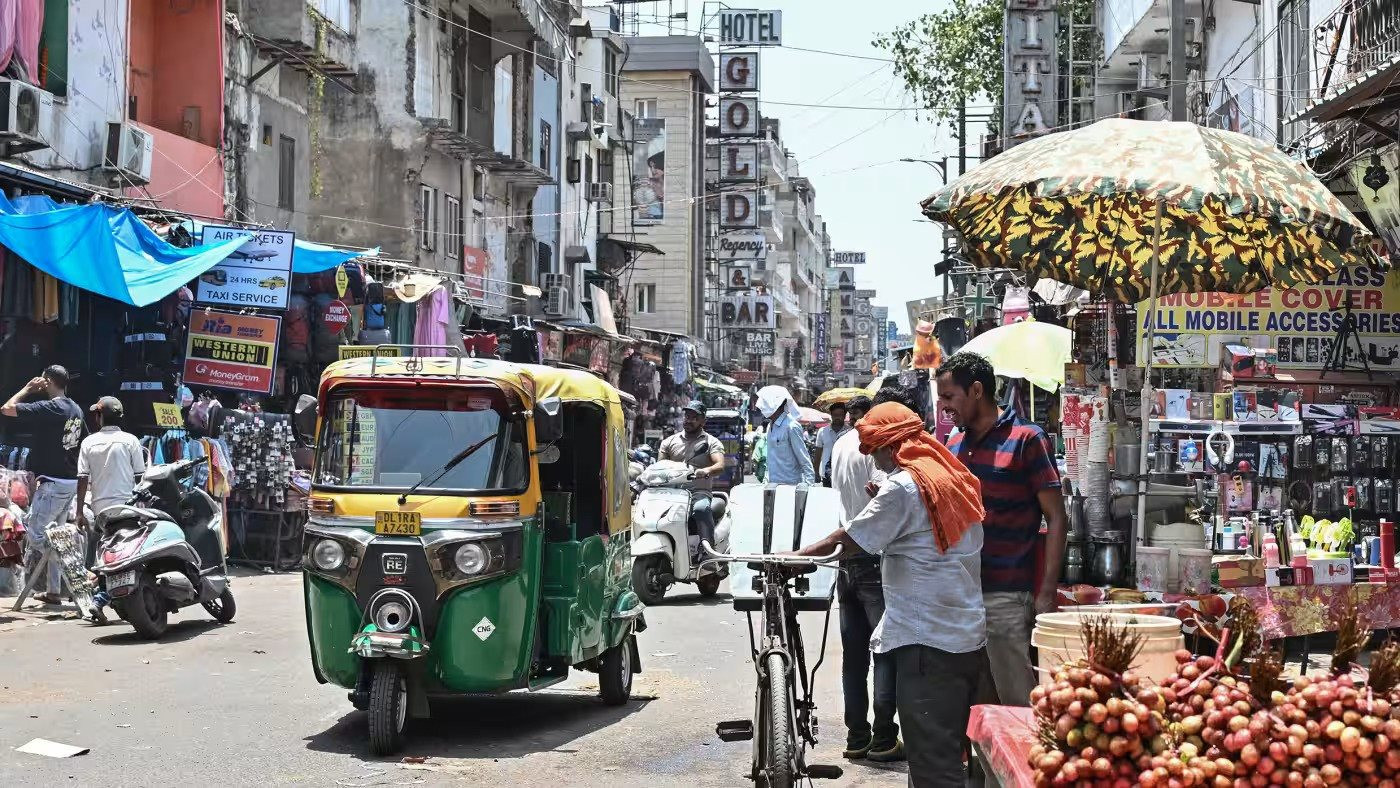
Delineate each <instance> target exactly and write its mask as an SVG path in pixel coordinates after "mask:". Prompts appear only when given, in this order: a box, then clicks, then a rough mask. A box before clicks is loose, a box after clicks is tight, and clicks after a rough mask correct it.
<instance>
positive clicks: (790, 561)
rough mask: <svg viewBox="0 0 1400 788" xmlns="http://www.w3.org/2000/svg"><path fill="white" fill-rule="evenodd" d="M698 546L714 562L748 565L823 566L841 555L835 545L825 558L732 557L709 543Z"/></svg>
mask: <svg viewBox="0 0 1400 788" xmlns="http://www.w3.org/2000/svg"><path fill="white" fill-rule="evenodd" d="M700 546H701V548H703V549H704V550H705V552H707V553H709V554H710V555H712V556H714V557H715V560H719V561H730V562H735V563H749V564H780V565H805V564H825V563H829V562H831V561H835V560H836V557H837V556H839V555H840V554H841V545H837V546H836V549H835V550H833V551H831V555H826V556H806V555H776V554H773V553H744V554H740V555H733V554H729V553H721V552H718V551H716V550H715V549H714V548H713V547H711V546H710V543H709V542H701V543H700Z"/></svg>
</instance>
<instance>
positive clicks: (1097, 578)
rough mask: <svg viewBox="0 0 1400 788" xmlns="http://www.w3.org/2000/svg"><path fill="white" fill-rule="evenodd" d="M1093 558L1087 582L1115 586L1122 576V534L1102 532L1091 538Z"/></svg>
mask: <svg viewBox="0 0 1400 788" xmlns="http://www.w3.org/2000/svg"><path fill="white" fill-rule="evenodd" d="M1091 543H1092V544H1093V557H1092V558H1091V559H1090V565H1089V582H1091V583H1093V584H1095V585H1101V586H1116V585H1119V584H1120V583H1121V580H1122V576H1123V565H1124V556H1123V548H1124V546H1125V545H1124V542H1123V532H1122V531H1104V532H1103V533H1101V534H1096V535H1095V536H1094V537H1092V540H1091Z"/></svg>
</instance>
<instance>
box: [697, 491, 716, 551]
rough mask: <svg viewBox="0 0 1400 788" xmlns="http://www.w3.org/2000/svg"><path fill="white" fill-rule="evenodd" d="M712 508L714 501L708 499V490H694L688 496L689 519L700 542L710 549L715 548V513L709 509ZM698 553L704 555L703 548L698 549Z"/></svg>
mask: <svg viewBox="0 0 1400 788" xmlns="http://www.w3.org/2000/svg"><path fill="white" fill-rule="evenodd" d="M713 506H714V500H713V499H712V498H710V493H709V491H708V490H695V491H694V492H692V493H691V494H690V519H691V521H692V522H694V523H695V530H696V532H697V533H699V534H700V541H701V542H709V543H710V546H711V547H714V546H715V512H714V509H712V508H711V507H713ZM716 549H718V548H716ZM699 552H700V553H701V554H704V552H705V548H703V547H702V548H700V550H699Z"/></svg>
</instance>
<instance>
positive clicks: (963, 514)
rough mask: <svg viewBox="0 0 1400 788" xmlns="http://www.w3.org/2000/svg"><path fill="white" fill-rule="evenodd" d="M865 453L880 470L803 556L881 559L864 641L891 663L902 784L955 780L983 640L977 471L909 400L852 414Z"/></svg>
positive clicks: (959, 781)
mask: <svg viewBox="0 0 1400 788" xmlns="http://www.w3.org/2000/svg"><path fill="white" fill-rule="evenodd" d="M856 432H857V433H858V434H859V436H860V448H861V451H862V452H865V453H866V454H869V455H870V456H871V458H872V459H874V460H875V465H876V467H878V468H879V469H880V470H882V471H884V472H886V473H887V474H889V475H888V477H887V478H886V479H885V481H884V483H882V484H881V485H880V489H879V491H878V492H877V493H876V494H875V497H874V498H872V499H871V501H870V503H869V504H868V505H867V506H866V507H865V509H864V510H862V511H861V513H860V514H859V515H857V516H856V517H855V518H854V519H852V520H851V521H850V522H848V523H846V524H845V526H844V527H842V528H839V529H837V530H836V531H834V532H833V533H831V534H830V535H829V536H827V537H826V538H824V539H822V540H820V541H818V542H817V543H815V544H812V545H810V546H808V547H805V548H803V549H802V550H801V551H799V553H800V554H801V555H809V556H820V555H829V554H830V553H831V552H832V551H833V550H835V549H836V547H837V546H838V545H840V546H841V547H842V549H843V551H844V552H846V553H848V554H849V553H851V552H854V551H864V552H868V553H878V554H880V556H881V559H882V560H881V564H882V584H883V586H884V593H885V615H884V617H883V618H882V619H881V620H880V624H879V626H878V627H876V629H875V633H874V634H873V635H872V636H871V638H870V647H871V648H872V649H873V650H874V651H875V653H876V654H890V655H891V656H893V658H894V661H895V703H896V706H897V707H898V709H899V719H900V722H901V723H902V724H903V726H904V744H905V751H906V753H907V755H908V758H909V782H910V785H912V786H915V787H916V788H923V787H924V786H947V785H961V784H962V783H963V781H964V779H965V776H964V774H963V768H962V753H963V735H964V732H965V731H966V729H967V718H968V714H969V712H970V711H971V708H972V698H973V692H974V690H975V689H976V686H977V678H978V673H979V670H980V668H981V664H982V650H983V647H984V646H985V645H986V640H987V638H986V619H985V614H984V612H983V608H982V585H981V570H980V559H979V555H980V553H981V550H982V525H981V519H982V517H983V514H984V513H983V509H982V501H981V486H980V484H979V483H978V481H977V477H975V476H973V475H972V474H971V472H969V471H968V470H967V468H966V467H964V466H963V465H962V463H960V462H959V461H958V459H957V458H956V457H954V456H953V454H952V453H951V452H949V451H948V450H947V449H946V448H944V447H943V445H942V444H940V443H938V441H937V440H935V439H934V438H933V436H931V435H929V434H928V433H927V432H925V431H924V424H923V420H922V419H920V418H919V416H918V414H916V413H914V412H913V411H911V410H910V409H909V408H907V407H905V406H903V405H901V404H899V403H896V402H886V403H883V404H880V405H876V406H875V407H874V408H872V409H871V410H870V412H869V413H867V414H866V415H865V417H864V418H862V419H861V420H860V421H858V422H856Z"/></svg>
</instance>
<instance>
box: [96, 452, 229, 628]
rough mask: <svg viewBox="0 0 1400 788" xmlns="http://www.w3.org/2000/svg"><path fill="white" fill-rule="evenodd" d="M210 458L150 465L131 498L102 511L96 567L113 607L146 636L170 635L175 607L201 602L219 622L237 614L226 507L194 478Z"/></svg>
mask: <svg viewBox="0 0 1400 788" xmlns="http://www.w3.org/2000/svg"><path fill="white" fill-rule="evenodd" d="M205 462H208V458H200V459H197V460H179V461H176V462H172V463H168V464H166V465H157V466H155V467H153V468H150V469H149V470H147V471H146V473H145V475H144V476H143V477H142V478H141V482H140V483H139V484H137V485H136V489H135V492H134V493H133V494H132V497H131V500H130V501H129V502H128V503H126V504H123V505H119V506H109V507H107V508H106V509H103V510H102V511H100V512H98V513H97V528H98V531H99V532H100V533H101V534H102V541H101V542H99V543H98V547H97V566H96V567H94V569H93V571H94V572H95V573H96V574H97V575H98V577H99V578H100V579H101V580H102V581H103V586H104V588H105V590H106V594H107V596H108V597H110V598H111V600H112V608H113V610H115V611H116V613H117V615H118V616H120V617H121V619H122V620H123V621H126V622H127V623H129V624H131V625H132V626H133V627H135V628H136V631H137V632H138V633H139V634H140V635H141V636H142V637H144V638H146V639H147V640H154V639H155V638H158V637H160V636H161V635H163V634H165V631H166V628H167V627H168V626H169V619H168V615H169V614H170V613H174V612H175V611H177V610H179V609H180V608H182V607H187V606H189V605H193V604H196V603H198V604H200V605H202V606H203V607H204V609H205V610H206V611H208V612H209V614H210V615H211V616H213V617H214V619H215V620H217V621H219V622H220V623H224V624H227V623H228V622H230V621H232V620H233V616H234V611H235V610H236V606H235V604H234V600H233V592H232V591H231V590H230V589H229V578H228V566H227V565H226V564H225V562H224V545H223V536H222V534H223V529H222V521H223V512H222V510H221V509H220V507H219V504H218V503H217V502H216V501H215V500H214V499H213V498H211V497H210V496H209V494H208V493H206V492H204V491H203V490H201V489H199V488H198V487H196V486H194V485H193V484H192V483H191V479H192V477H193V475H194V469H195V468H196V467H198V466H199V465H201V464H203V463H205Z"/></svg>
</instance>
